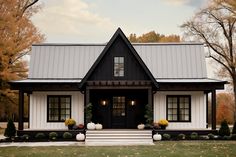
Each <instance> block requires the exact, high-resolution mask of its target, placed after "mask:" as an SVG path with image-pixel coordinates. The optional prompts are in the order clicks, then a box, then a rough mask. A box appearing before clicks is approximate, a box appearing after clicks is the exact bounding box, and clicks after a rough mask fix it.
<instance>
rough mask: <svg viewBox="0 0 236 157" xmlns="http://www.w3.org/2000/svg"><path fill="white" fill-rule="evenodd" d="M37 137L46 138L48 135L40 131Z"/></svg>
mask: <svg viewBox="0 0 236 157" xmlns="http://www.w3.org/2000/svg"><path fill="white" fill-rule="evenodd" d="M35 138H36V139H44V138H46V136H45V134H44V133H42V132H39V133H37V134H36V135H35Z"/></svg>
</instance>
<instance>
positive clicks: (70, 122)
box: [65, 118, 76, 130]
mask: <svg viewBox="0 0 236 157" xmlns="http://www.w3.org/2000/svg"><path fill="white" fill-rule="evenodd" d="M75 124H76V122H75V120H74V119H72V118H69V119H66V120H65V126H68V129H69V130H72V129H73V126H74V125H75Z"/></svg>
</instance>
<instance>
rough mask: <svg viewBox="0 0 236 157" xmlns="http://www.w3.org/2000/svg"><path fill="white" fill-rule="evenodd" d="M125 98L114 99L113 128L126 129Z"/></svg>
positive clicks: (115, 97) (116, 97)
mask: <svg viewBox="0 0 236 157" xmlns="http://www.w3.org/2000/svg"><path fill="white" fill-rule="evenodd" d="M125 104H126V103H125V97H124V96H114V97H113V99H112V128H126V105H125Z"/></svg>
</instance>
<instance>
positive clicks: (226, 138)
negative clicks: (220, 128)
mask: <svg viewBox="0 0 236 157" xmlns="http://www.w3.org/2000/svg"><path fill="white" fill-rule="evenodd" d="M230 139H231V136H226V135H225V136H223V138H222V140H230Z"/></svg>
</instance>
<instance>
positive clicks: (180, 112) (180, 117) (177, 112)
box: [167, 95, 191, 122]
mask: <svg viewBox="0 0 236 157" xmlns="http://www.w3.org/2000/svg"><path fill="white" fill-rule="evenodd" d="M190 116H191V97H190V96H183V95H179V96H167V120H168V121H171V122H190V121H191V117H190Z"/></svg>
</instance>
